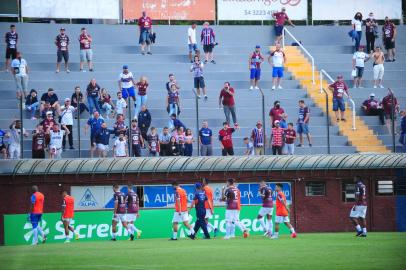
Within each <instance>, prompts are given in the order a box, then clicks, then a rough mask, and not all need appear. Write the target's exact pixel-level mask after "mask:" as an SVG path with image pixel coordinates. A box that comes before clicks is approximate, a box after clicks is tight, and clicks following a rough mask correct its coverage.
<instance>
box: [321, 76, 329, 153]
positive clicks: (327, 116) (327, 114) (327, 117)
mask: <svg viewBox="0 0 406 270" xmlns="http://www.w3.org/2000/svg"><path fill="white" fill-rule="evenodd" d="M322 71H324V70H322ZM321 91H323V92H324V94H325V95H326V125H327V154H330V153H331V149H330V110H329V106H328V93H327V91H326V90H325V89H324V88H323V72H320V93H321Z"/></svg>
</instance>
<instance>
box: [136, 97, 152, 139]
mask: <svg viewBox="0 0 406 270" xmlns="http://www.w3.org/2000/svg"><path fill="white" fill-rule="evenodd" d="M151 121H152V119H151V114H150V113H149V111H148V109H147V106H145V105H143V106H142V107H141V111H140V113H139V114H138V127H139V128H140V129H141V134H142V137H143V138H144V140H146V139H147V132H148V129H149V127H150V126H151Z"/></svg>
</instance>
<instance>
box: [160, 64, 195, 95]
mask: <svg viewBox="0 0 406 270" xmlns="http://www.w3.org/2000/svg"><path fill="white" fill-rule="evenodd" d="M191 62H192V63H193V61H191ZM172 85H175V88H176V90H180V86H179V85H178V82H177V81H176V78H175V75H173V74H172V73H171V74H169V82H166V91H168V93H169V92H171V89H172Z"/></svg>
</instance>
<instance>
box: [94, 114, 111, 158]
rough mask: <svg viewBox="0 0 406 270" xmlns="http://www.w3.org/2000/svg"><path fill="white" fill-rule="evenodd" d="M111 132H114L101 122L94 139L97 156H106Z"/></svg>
mask: <svg viewBox="0 0 406 270" xmlns="http://www.w3.org/2000/svg"><path fill="white" fill-rule="evenodd" d="M111 134H114V130H113V129H108V128H107V123H106V122H103V123H102V124H101V127H100V129H99V130H97V131H96V133H95V136H94V140H95V143H96V150H97V153H98V156H99V158H106V157H107V156H108V153H109V150H110V135H111Z"/></svg>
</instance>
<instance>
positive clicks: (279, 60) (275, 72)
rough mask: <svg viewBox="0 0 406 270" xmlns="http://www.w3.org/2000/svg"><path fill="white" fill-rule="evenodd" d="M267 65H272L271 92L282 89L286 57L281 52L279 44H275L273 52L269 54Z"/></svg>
mask: <svg viewBox="0 0 406 270" xmlns="http://www.w3.org/2000/svg"><path fill="white" fill-rule="evenodd" d="M271 59H272V64H271ZM268 63H269V64H271V65H272V90H275V89H276V87H278V89H282V86H281V79H282V78H283V65H284V64H285V63H286V55H285V53H284V52H283V51H282V49H281V45H280V44H279V43H276V45H275V50H274V51H273V52H270V54H269V56H268Z"/></svg>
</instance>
